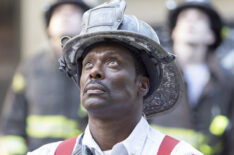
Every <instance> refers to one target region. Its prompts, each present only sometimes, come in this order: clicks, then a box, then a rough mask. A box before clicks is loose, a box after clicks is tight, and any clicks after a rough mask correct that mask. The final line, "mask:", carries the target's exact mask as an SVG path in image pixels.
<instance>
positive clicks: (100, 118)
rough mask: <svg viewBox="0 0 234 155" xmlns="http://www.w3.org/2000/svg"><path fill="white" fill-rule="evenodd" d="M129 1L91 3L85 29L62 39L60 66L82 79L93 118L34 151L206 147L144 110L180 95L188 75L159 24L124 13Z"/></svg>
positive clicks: (147, 151)
mask: <svg viewBox="0 0 234 155" xmlns="http://www.w3.org/2000/svg"><path fill="white" fill-rule="evenodd" d="M125 6H126V3H125V1H123V0H120V1H118V0H115V1H111V2H109V3H104V4H102V5H100V6H98V7H96V8H94V9H91V10H89V11H87V12H86V13H85V14H84V16H83V23H84V25H83V27H82V32H81V34H80V35H78V36H76V37H74V38H71V39H69V38H67V37H66V38H63V39H62V42H63V45H64V48H63V50H64V56H63V59H62V60H61V59H60V68H61V69H63V70H64V71H65V72H67V74H68V75H69V76H70V77H72V78H73V79H74V80H75V82H76V84H77V85H78V86H80V98H81V103H82V105H83V106H84V107H85V108H86V109H87V111H88V116H89V122H88V126H87V128H86V130H85V132H84V133H83V134H81V135H80V136H78V137H75V138H73V139H70V140H68V141H64V142H62V143H61V142H57V143H52V144H48V145H46V146H43V147H41V148H39V149H38V150H36V151H34V152H32V153H28V154H29V155H30V154H42V155H43V154H51V155H52V154H57V155H59V154H67V155H68V154H94V155H103V154H111V155H130V154H139V155H153V154H158V155H162V154H163V155H167V154H171V155H174V154H178V155H179V154H180V155H185V154H189V155H192V154H196V155H200V154H201V153H200V152H198V151H197V150H195V149H194V148H192V147H191V146H190V145H189V144H187V143H185V142H182V141H178V140H176V139H173V138H171V137H168V136H165V135H164V134H162V133H160V132H158V131H157V130H155V129H152V128H151V127H150V126H149V124H148V123H147V121H146V119H145V117H144V115H145V116H148V117H149V116H152V115H154V114H156V113H159V112H162V111H165V110H167V109H170V108H171V107H172V106H173V105H174V104H175V103H176V102H177V100H178V99H179V98H180V95H181V91H182V89H183V88H182V87H183V85H182V79H181V77H180V73H179V71H178V70H177V67H176V65H175V63H174V61H173V60H174V58H175V57H174V56H173V55H172V54H170V53H168V52H166V51H165V50H164V49H162V48H161V46H160V44H159V39H158V37H157V34H156V33H155V32H154V30H153V29H152V28H151V27H150V26H149V25H148V24H147V23H145V22H143V21H141V20H138V19H137V18H136V17H135V16H129V15H124V10H125ZM103 17H105V18H103ZM77 95H79V94H77Z"/></svg>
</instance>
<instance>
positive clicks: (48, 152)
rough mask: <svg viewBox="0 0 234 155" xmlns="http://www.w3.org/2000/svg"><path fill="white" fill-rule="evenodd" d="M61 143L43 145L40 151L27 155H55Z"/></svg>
mask: <svg viewBox="0 0 234 155" xmlns="http://www.w3.org/2000/svg"><path fill="white" fill-rule="evenodd" d="M61 142H62V141H59V142H54V143H49V144H46V145H43V146H41V147H40V148H38V149H36V150H34V151H32V152H28V153H27V155H54V153H55V151H56V149H57V147H58V145H59V144H60V143H61Z"/></svg>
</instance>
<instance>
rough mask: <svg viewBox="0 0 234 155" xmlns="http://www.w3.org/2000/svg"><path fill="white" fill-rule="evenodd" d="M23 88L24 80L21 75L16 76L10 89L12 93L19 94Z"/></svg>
mask: <svg viewBox="0 0 234 155" xmlns="http://www.w3.org/2000/svg"><path fill="white" fill-rule="evenodd" d="M24 88H25V79H24V77H23V75H21V74H16V75H15V76H14V78H13V82H12V89H13V91H14V92H16V93H19V92H22V91H23V90H24Z"/></svg>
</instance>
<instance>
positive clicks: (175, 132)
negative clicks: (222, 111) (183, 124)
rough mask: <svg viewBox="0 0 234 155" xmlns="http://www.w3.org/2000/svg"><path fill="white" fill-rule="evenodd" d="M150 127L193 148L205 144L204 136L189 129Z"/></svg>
mask: <svg viewBox="0 0 234 155" xmlns="http://www.w3.org/2000/svg"><path fill="white" fill-rule="evenodd" d="M151 126H152V127H153V128H155V129H157V130H159V131H161V132H162V133H165V134H167V135H169V136H171V137H174V138H176V139H178V140H183V141H186V142H188V143H189V144H191V145H193V146H194V147H195V148H199V146H200V145H202V144H204V143H206V140H207V138H206V136H205V135H204V134H201V133H198V132H196V131H194V130H191V129H184V128H171V127H162V126H158V125H151Z"/></svg>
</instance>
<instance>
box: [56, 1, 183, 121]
mask: <svg viewBox="0 0 234 155" xmlns="http://www.w3.org/2000/svg"><path fill="white" fill-rule="evenodd" d="M125 6H126V3H125V1H124V0H113V1H111V2H109V3H104V4H102V5H99V6H97V7H96V8H93V9H91V10H88V11H87V12H86V13H85V14H84V15H83V27H82V31H81V33H80V35H77V36H75V37H73V38H71V39H69V38H65V39H63V41H64V40H65V43H64V46H63V52H64V53H63V59H60V68H61V69H63V70H65V71H66V73H67V74H68V75H69V76H70V77H72V78H73V79H75V80H76V83H77V84H78V85H79V82H78V81H79V80H80V76H81V69H82V65H81V62H82V59H83V56H84V53H85V51H87V49H88V48H90V46H92V45H94V44H96V43H100V42H117V43H121V44H124V45H125V46H127V47H128V48H129V49H134V50H130V51H131V52H133V54H135V55H137V56H138V57H140V58H141V61H142V62H143V65H144V67H145V70H146V72H147V75H148V77H149V81H150V90H149V93H148V94H147V95H146V97H145V98H144V113H145V115H146V116H152V115H154V114H156V113H159V112H162V111H165V110H167V109H170V108H171V107H172V106H173V105H174V104H175V103H177V101H178V99H179V98H180V95H181V94H182V93H181V91H182V90H183V82H182V78H181V74H180V72H179V71H178V69H177V67H176V64H175V62H174V58H175V56H174V55H173V54H171V53H169V52H166V51H165V50H164V49H163V48H162V47H161V46H160V43H159V39H158V36H157V34H156V32H155V31H154V30H153V29H152V27H151V26H149V25H148V24H147V23H145V22H144V21H141V20H139V19H137V18H136V17H135V16H129V15H125V14H124V10H125ZM66 40H67V41H66Z"/></svg>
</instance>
